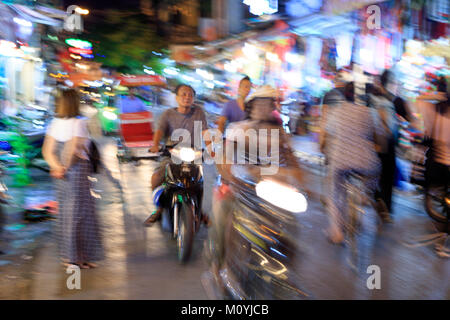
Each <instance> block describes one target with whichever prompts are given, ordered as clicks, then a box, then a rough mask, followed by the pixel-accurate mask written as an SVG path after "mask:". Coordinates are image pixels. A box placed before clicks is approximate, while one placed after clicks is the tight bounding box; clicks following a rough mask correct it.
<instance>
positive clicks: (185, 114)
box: [144, 84, 210, 226]
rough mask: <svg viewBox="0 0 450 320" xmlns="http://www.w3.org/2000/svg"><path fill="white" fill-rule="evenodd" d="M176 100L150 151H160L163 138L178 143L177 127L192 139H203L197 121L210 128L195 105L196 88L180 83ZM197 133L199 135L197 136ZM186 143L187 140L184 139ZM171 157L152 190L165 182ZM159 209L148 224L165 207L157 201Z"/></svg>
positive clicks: (156, 174)
mask: <svg viewBox="0 0 450 320" xmlns="http://www.w3.org/2000/svg"><path fill="white" fill-rule="evenodd" d="M175 95H176V101H177V103H178V107H177V108H171V109H168V110H166V111H165V112H164V113H163V114H162V115H161V118H160V120H159V124H158V129H157V130H156V132H155V136H154V139H153V142H154V144H153V146H152V147H151V148H150V152H154V153H157V152H158V151H159V147H160V142H161V140H162V139H163V138H167V139H169V141H168V143H170V144H176V143H178V142H179V141H172V140H171V137H172V133H174V132H175V131H176V130H177V129H185V130H187V132H189V134H190V139H191V141H192V142H193V141H202V136H203V132H202V131H200V130H199V132H196V130H195V127H196V126H195V122H200V123H201V128H202V130H203V131H205V130H207V129H208V125H207V122H206V116H205V113H204V111H203V110H202V109H201V108H200V107H194V106H193V103H194V97H195V90H194V89H193V88H192V87H191V86H189V85H186V84H180V85H178V86H177V87H176V89H175ZM196 135H197V137H196ZM182 142H184V143H186V141H182ZM205 144H206V146H207V147H208V146H209V145H210V141H205ZM168 161H170V159H166V160H164V161H162V162H161V163H160V164H159V166H158V168H157V169H155V172H154V173H153V175H152V181H151V184H152V190H155V189H156V188H158V187H160V186H161V185H162V184H163V182H164V170H165V168H166V164H167V163H168ZM155 206H156V207H157V209H156V210H155V211H154V212H153V213H152V214H151V216H150V217H148V218H147V220H146V221H145V222H144V224H145V225H146V226H150V225H152V224H153V223H154V222H155V221H157V220H159V219H160V217H161V213H162V211H163V208H162V207H161V206H158V204H156V203H155ZM202 220H203V222H204V223H205V224H207V223H208V217H207V216H206V215H203V219H202Z"/></svg>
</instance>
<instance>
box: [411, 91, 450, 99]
mask: <svg viewBox="0 0 450 320" xmlns="http://www.w3.org/2000/svg"><path fill="white" fill-rule="evenodd" d="M446 99H447V98H446V94H445V92H435V93H425V94H421V95H420V96H417V97H416V100H428V101H432V100H437V101H445V100H446Z"/></svg>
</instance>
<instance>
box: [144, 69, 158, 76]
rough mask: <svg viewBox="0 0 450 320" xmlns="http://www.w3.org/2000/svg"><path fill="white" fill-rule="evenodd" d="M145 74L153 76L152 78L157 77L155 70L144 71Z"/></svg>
mask: <svg viewBox="0 0 450 320" xmlns="http://www.w3.org/2000/svg"><path fill="white" fill-rule="evenodd" d="M144 72H145V73H146V74H149V75H151V76H154V75H156V73H155V71H153V70H148V69H144Z"/></svg>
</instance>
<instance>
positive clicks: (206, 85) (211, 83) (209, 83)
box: [203, 81, 214, 89]
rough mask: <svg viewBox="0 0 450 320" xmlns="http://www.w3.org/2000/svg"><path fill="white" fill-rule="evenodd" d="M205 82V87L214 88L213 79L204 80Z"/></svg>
mask: <svg viewBox="0 0 450 320" xmlns="http://www.w3.org/2000/svg"><path fill="white" fill-rule="evenodd" d="M203 83H204V84H205V87H207V88H208V89H214V83H213V82H211V81H204V82H203Z"/></svg>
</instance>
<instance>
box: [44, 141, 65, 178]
mask: <svg viewBox="0 0 450 320" xmlns="http://www.w3.org/2000/svg"><path fill="white" fill-rule="evenodd" d="M55 144H56V140H55V138H53V137H52V136H49V135H46V136H45V140H44V145H43V146H42V155H43V157H44V159H45V161H47V163H48V165H49V166H50V175H51V176H52V177H54V178H57V179H62V178H63V177H64V174H65V172H66V168H65V167H64V166H63V165H62V164H61V163H60V162H59V160H58V158H57V157H56V155H55V153H54V151H53V150H54V149H55Z"/></svg>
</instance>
